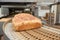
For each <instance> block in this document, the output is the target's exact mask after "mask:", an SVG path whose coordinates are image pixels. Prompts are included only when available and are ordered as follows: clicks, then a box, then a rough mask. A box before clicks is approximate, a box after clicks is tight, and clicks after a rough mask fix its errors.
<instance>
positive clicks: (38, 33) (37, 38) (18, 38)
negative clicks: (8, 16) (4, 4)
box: [3, 23, 60, 40]
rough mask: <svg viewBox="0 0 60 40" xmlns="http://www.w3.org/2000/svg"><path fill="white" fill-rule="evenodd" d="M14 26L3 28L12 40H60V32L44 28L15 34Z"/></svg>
mask: <svg viewBox="0 0 60 40" xmlns="http://www.w3.org/2000/svg"><path fill="white" fill-rule="evenodd" d="M12 27H13V26H12V24H11V23H8V24H6V26H5V27H4V28H3V31H4V33H5V34H6V35H7V37H8V38H9V39H11V40H60V30H58V29H55V28H51V27H47V26H43V27H41V28H37V29H32V30H26V31H20V32H15V31H14V30H13V29H12Z"/></svg>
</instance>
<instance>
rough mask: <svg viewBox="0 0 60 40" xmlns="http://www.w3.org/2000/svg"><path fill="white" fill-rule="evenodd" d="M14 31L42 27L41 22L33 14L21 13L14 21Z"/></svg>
mask: <svg viewBox="0 0 60 40" xmlns="http://www.w3.org/2000/svg"><path fill="white" fill-rule="evenodd" d="M12 24H13V29H14V30H16V31H20V30H28V29H33V28H38V27H41V26H42V23H41V20H40V19H38V18H36V17H34V16H33V15H31V14H27V13H21V14H17V15H15V16H14V18H13V19H12Z"/></svg>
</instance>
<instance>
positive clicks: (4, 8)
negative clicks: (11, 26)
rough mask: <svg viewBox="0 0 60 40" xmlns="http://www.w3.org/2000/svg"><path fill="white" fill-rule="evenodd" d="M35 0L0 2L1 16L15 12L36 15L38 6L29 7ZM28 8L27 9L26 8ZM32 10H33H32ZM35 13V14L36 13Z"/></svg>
mask: <svg viewBox="0 0 60 40" xmlns="http://www.w3.org/2000/svg"><path fill="white" fill-rule="evenodd" d="M33 4H36V2H3V1H2V2H0V8H1V9H0V10H1V13H0V14H1V15H3V16H1V17H5V16H9V15H11V14H17V13H21V12H24V13H26V12H28V13H31V14H32V15H35V16H38V7H36V6H35V7H33V8H32V7H31V6H33ZM26 9H29V10H26ZM33 10H34V11H33ZM36 13H37V14H36Z"/></svg>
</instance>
